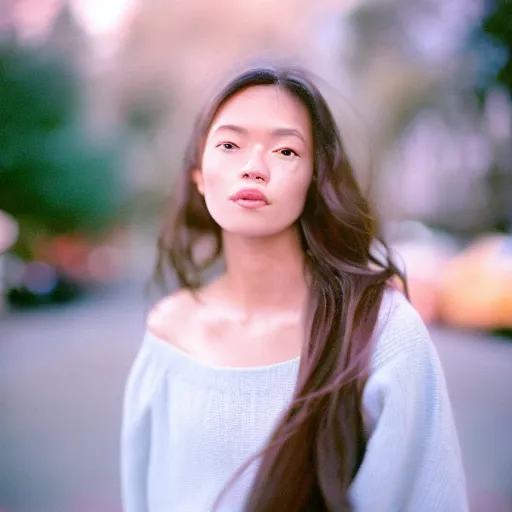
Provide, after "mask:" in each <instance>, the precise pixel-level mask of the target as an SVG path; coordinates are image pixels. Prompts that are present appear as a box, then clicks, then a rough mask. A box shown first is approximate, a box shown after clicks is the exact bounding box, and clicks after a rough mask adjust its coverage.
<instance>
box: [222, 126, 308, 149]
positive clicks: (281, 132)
mask: <svg viewBox="0 0 512 512" xmlns="http://www.w3.org/2000/svg"><path fill="white" fill-rule="evenodd" d="M220 130H229V131H232V132H237V133H240V134H242V135H247V134H248V133H249V131H248V130H247V129H246V128H243V127H242V126H237V125H236V124H223V125H221V126H219V127H218V128H216V130H215V131H216V132H218V131H220ZM270 135H272V136H273V137H285V136H290V135H291V136H294V137H297V138H299V139H300V140H301V141H302V142H304V144H305V143H306V139H305V138H304V135H302V133H300V132H299V131H298V130H295V129H294V128H275V129H274V130H271V132H270Z"/></svg>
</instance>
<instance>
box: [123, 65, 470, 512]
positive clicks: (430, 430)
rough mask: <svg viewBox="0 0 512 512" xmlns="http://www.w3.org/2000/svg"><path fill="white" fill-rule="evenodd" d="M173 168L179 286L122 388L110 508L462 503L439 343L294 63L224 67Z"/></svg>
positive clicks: (170, 231) (393, 511)
mask: <svg viewBox="0 0 512 512" xmlns="http://www.w3.org/2000/svg"><path fill="white" fill-rule="evenodd" d="M184 177H185V180H184V189H183V191H182V192H183V193H182V196H181V197H180V198H179V199H178V200H177V201H176V202H174V203H173V207H174V210H173V212H172V214H171V215H169V218H168V226H166V227H165V229H164V230H163V232H162V235H161V238H160V244H159V261H158V265H157V270H158V274H159V275H160V276H161V277H164V276H165V275H166V273H167V271H168V270H169V269H170V270H172V271H173V273H174V274H175V275H176V276H177V277H178V279H179V282H180V285H181V288H180V290H179V291H177V292H176V293H173V294H171V295H169V296H167V297H165V298H164V299H163V300H161V301H160V302H159V303H158V304H157V305H156V307H155V308H154V309H153V310H152V311H151V313H150V315H149V317H148V329H147V333H146V336H145V339H144V342H143V345H142V348H141V350H140V352H139V354H138V356H137V359H136V361H135V363H134V366H133V368H132V371H131V374H130V377H129V380H128V384H127V389H126V396H125V405H124V424H123V435H122V483H123V500H124V507H125V511H126V512H142V511H146V512H163V511H166V512H168V511H176V512H203V511H209V510H213V509H215V510H225V511H242V510H243V511H251V512H256V511H257V512H261V511H265V512H267V511H269V512H270V511H272V512H274V511H286V512H293V511H304V510H306V511H309V510H311V511H321V510H334V511H343V510H356V511H364V512H370V511H371V512H373V511H375V512H388V511H389V512H397V511H414V512H421V511H425V512H427V511H428V512H432V511H446V512H458V511H466V510H468V507H467V504H466V496H465V483H464V475H463V471H462V467H461V460H460V454H459V446H458V440H457V435H456V431H455V429H454V425H453V418H452V412H451V406H450V403H449V399H448V395H447V391H446V385H445V380H444V376H443V373H442V370H441V367H440V364H439V361H438V357H437V355H436V352H435V350H434V347H433V346H432V343H431V341H430V339H429V336H428V333H427V330H426V328H425V327H424V325H423V324H422V322H421V320H420V319H419V317H418V314H417V313H416V312H415V310H414V309H413V308H412V306H410V304H409V303H408V302H407V300H406V298H405V297H404V296H403V295H402V294H401V293H400V292H398V291H393V290H391V289H390V287H389V285H388V283H389V282H390V280H392V279H394V278H396V277H397V276H398V277H400V278H402V276H401V275H400V272H399V271H398V270H397V268H396V267H395V266H394V265H393V263H392V261H391V260H390V258H389V257H388V256H383V254H387V252H386V251H385V250H384V249H385V245H383V244H381V245H379V247H380V248H379V255H380V256H379V255H377V254H375V248H376V240H377V235H376V232H375V231H376V228H375V221H374V218H373V216H372V214H371V212H370V208H369V206H368V203H367V201H366V200H365V199H364V198H363V196H362V194H361V192H360V190H359V188H358V186H357V184H356V181H355V178H354V175H353V172H352V170H351V168H350V166H349V163H348V161H347V157H346V154H345V152H344V150H343V147H342V144H341V141H340V137H339V134H338V130H337V127H336V125H335V122H334V120H333V117H332V115H331V113H330V111H329V109H328V107H327V105H326V103H325V101H324V99H323V98H322V96H321V94H320V93H319V91H318V90H317V89H316V88H315V86H314V85H313V83H312V81H311V80H310V79H309V78H308V77H307V75H306V73H304V72H303V71H301V70H299V69H289V68H287V69H281V68H272V67H268V68H266V67H263V68H258V69H251V70H249V71H247V72H245V73H243V74H241V75H240V76H238V77H236V78H235V79H234V80H233V81H232V82H231V83H229V84H228V85H227V87H226V88H225V89H224V90H223V91H222V92H221V93H220V95H219V96H218V97H217V98H216V99H215V100H214V101H213V102H212V103H211V105H210V106H209V108H207V109H206V110H205V112H204V113H203V115H202V116H201V118H200V120H199V122H198V125H197V128H196V133H195V135H194V137H193V138H192V141H191V145H190V148H189V151H188V153H187V158H186V163H185V173H184ZM219 258H222V261H223V262H224V264H225V272H224V273H222V275H221V276H220V277H218V278H217V279H215V280H213V281H210V282H208V283H205V282H204V272H205V271H206V270H208V269H209V268H210V267H211V266H212V264H214V263H215V262H216V261H217V260H218V259H219Z"/></svg>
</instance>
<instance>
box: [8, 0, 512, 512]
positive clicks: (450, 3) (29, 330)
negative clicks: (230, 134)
mask: <svg viewBox="0 0 512 512" xmlns="http://www.w3.org/2000/svg"><path fill="white" fill-rule="evenodd" d="M261 55H263V56H267V57H268V56H271V57H277V58H286V59H288V60H291V61H292V62H296V63H300V64H303V65H305V66H307V67H308V68H309V69H310V70H311V71H313V72H314V73H315V74H316V75H317V76H318V77H319V82H320V85H321V87H322V89H323V91H324V92H325V94H326V95H327V97H328V98H329V101H330V103H331V105H332V108H333V110H334V113H335V115H336V117H337V119H338V120H339V123H340V127H341V131H342V135H343V138H344V141H345V144H346V146H347V151H348V153H349V155H350V157H351V159H352V161H353V163H354V166H355V168H356V171H357V173H358V176H359V178H360V180H361V183H362V184H363V186H364V187H365V189H366V190H368V193H369V194H370V195H371V197H372V200H373V202H374V204H375V206H376V208H377V210H378V212H379V213H380V215H381V216H382V219H383V226H384V231H385V234H386V237H387V239H388V241H389V242H390V243H391V245H392V247H393V248H394V249H395V251H396V257H397V261H399V262H400V264H401V265H403V266H404V268H405V269H406V270H407V273H408V275H409V280H410V292H411V297H412V301H413V303H414V305H415V306H416V307H417V309H418V310H419V311H420V313H421V315H422V317H423V318H424V320H425V322H426V323H427V325H428V326H429V329H430V330H431V333H432V337H433V340H434V342H435V344H436V346H437V348H438V351H439V354H440V356H441V360H442V363H443V366H444V368H445V372H446V377H447V381H448V387H449V391H450V395H451V398H452V401H453V406H454V410H455V416H456V421H457V425H458V428H459V432H460V438H461V444H462V449H463V455H464V464H465V467H466V472H467V478H468V485H469V492H470V499H471V504H472V510H473V511H482V512H501V511H512V440H511V433H512V398H511V391H512V342H511V333H512V233H511V230H512V144H511V142H512V102H511V101H512V2H510V1H508V0H495V1H492V0H415V1H414V2H411V1H409V0H373V1H371V0H366V1H365V0H323V1H320V0H317V1H313V0H279V2H277V1H270V0H245V1H244V2H232V1H227V0H215V1H207V0H187V1H186V2H185V1H171V0H167V1H165V0H144V2H142V0H109V1H108V2H105V1H103V2H100V1H99V0H73V1H71V0H70V1H63V0H2V2H1V3H0V130H1V135H0V418H1V420H0V511H1V512H89V511H91V512H92V511H97V512H120V510H121V509H120V500H119V485H118V479H119V477H118V456H119V453H118V443H119V441H118V439H119V425H120V413H121V399H122V391H123V385H124V380H125V378H126V374H127V371H128V368H129V365H130V363H131V361H132V360H133V357H134V355H135V352H136V350H137V348H138V345H139V343H140V341H141V339H142V333H143V330H144V317H145V312H146V309H147V307H148V302H147V298H146V296H145V294H144V284H145V281H146V280H147V278H148V277H149V275H150V272H151V268H152V265H153V260H154V255H155V245H156V242H155V238H156V233H157V231H158V227H159V224H160V222H161V218H162V215H163V208H164V205H165V204H166V198H167V196H168V194H169V192H170V191H171V189H172V182H173V177H174V176H176V174H177V173H178V172H179V171H180V162H181V158H182V155H183V149H184V145H185V143H186V140H187V137H188V134H189V129H190V127H191V125H192V122H193V117H194V114H195V113H196V112H197V110H198V109H199V108H200V107H201V104H202V101H203V100H204V99H205V97H206V95H207V94H208V93H209V91H210V90H211V88H212V86H214V85H215V84H217V83H218V82H219V80H222V79H223V78H224V77H225V76H226V73H229V72H230V70H232V69H233V68H234V67H236V66H237V65H238V64H240V63H241V62H244V61H246V60H247V59H250V58H253V57H255V56H261ZM187 512H188V511H187ZM191 512H194V511H191Z"/></svg>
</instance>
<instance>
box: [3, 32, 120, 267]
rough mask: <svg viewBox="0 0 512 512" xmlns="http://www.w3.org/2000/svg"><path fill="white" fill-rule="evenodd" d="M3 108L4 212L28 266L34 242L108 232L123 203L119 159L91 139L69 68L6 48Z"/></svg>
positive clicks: (30, 50)
mask: <svg viewBox="0 0 512 512" xmlns="http://www.w3.org/2000/svg"><path fill="white" fill-rule="evenodd" d="M0 102H1V106H0V130H1V133H2V137H1V138H0V209H1V210H5V211H6V212H8V213H10V214H11V215H13V216H14V217H15V218H16V219H17V221H18V222H19V223H20V238H19V241H18V244H17V246H16V247H15V251H16V252H17V253H18V254H19V255H20V256H21V257H22V258H24V259H30V258H31V251H32V245H33V242H34V239H35V237H36V236H40V235H53V234H60V233H70V232H83V233H86V234H87V233H90V234H93V233H99V232H101V231H102V230H104V229H106V228H108V227H109V226H110V225H111V223H112V222H113V220H114V219H115V218H116V214H117V212H118V210H119V207H120V205H121V201H122V199H123V191H122V187H121V183H120V180H119V173H118V172H117V171H118V165H119V160H118V156H119V154H118V153H117V152H116V148H114V147H113V146H112V145H111V144H105V143H104V144H102V145H100V144H99V143H98V142H97V141H93V139H92V137H91V136H90V135H89V134H88V133H87V129H86V127H85V126H84V123H83V121H82V119H83V118H82V116H81V114H80V79H79V74H78V73H77V72H76V71H75V70H74V69H73V67H72V66H71V65H70V64H69V62H68V61H67V60H66V59H63V58H62V55H60V56H59V57H55V56H52V55H51V52H49V51H48V49H47V48H44V47H35V46H26V47H23V46H20V45H19V43H18V42H17V41H16V40H15V39H14V38H10V39H4V40H2V41H0Z"/></svg>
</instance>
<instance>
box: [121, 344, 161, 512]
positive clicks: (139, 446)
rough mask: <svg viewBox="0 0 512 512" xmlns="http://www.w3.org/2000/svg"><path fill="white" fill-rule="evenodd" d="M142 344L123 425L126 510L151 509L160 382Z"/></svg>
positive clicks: (127, 394) (129, 385)
mask: <svg viewBox="0 0 512 512" xmlns="http://www.w3.org/2000/svg"><path fill="white" fill-rule="evenodd" d="M152 359H153V358H152V357H151V354H150V353H149V352H148V350H147V348H146V347H144V345H143V346H142V348H141V349H140V351H139V353H138V354H137V357H136V359H135V361H134V363H133V365H132V368H131V370H130V374H129V376H128V380H127V383H126V387H125V394H124V401H123V417H122V428H121V495H122V503H123V511H124V512H147V510H148V506H147V478H148V467H149V453H150V441H151V439H150V432H151V399H152V397H153V395H154V393H155V387H156V384H157V382H158V374H159V372H158V371H157V367H156V365H155V362H154V361H152Z"/></svg>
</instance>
